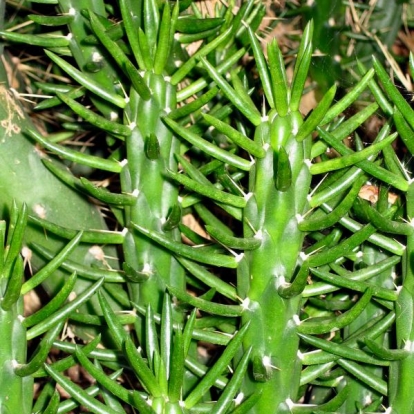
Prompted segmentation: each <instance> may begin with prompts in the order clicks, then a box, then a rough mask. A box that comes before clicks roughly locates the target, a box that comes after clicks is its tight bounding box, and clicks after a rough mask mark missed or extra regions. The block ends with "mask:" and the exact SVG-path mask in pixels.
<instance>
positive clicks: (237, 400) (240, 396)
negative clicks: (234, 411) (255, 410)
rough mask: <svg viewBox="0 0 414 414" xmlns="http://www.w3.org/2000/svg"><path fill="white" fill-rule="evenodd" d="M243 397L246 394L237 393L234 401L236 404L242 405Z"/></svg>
mask: <svg viewBox="0 0 414 414" xmlns="http://www.w3.org/2000/svg"><path fill="white" fill-rule="evenodd" d="M243 398H244V394H243V393H242V392H239V393H238V394H237V395H236V398H235V399H234V403H235V404H236V405H240V404H241V403H242V401H243Z"/></svg>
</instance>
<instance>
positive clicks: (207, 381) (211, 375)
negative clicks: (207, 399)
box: [184, 323, 249, 409]
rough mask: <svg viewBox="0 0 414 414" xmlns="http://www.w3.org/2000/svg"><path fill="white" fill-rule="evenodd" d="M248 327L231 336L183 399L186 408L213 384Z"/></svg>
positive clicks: (194, 402)
mask: <svg viewBox="0 0 414 414" xmlns="http://www.w3.org/2000/svg"><path fill="white" fill-rule="evenodd" d="M248 329H249V324H248V323H247V324H245V325H244V326H243V327H242V328H241V329H240V330H239V331H238V332H237V334H236V335H235V336H234V337H233V338H232V340H231V341H230V342H229V344H228V345H227V347H226V349H225V350H224V351H223V353H222V354H221V356H220V358H219V359H218V360H217V361H216V363H215V364H214V365H213V366H212V367H211V368H210V369H209V370H208V372H207V373H206V375H205V376H204V377H203V378H202V380H201V381H200V382H199V383H198V384H197V385H196V387H195V388H194V389H193V390H192V391H191V392H190V394H189V395H188V396H187V398H186V399H185V401H184V404H185V408H186V409H191V408H192V407H194V406H195V405H196V404H197V402H198V401H199V400H200V399H201V398H202V397H203V396H204V395H205V393H206V392H207V391H208V390H209V389H210V388H211V387H212V386H213V384H214V382H215V379H216V378H217V377H219V376H220V375H221V373H222V372H223V371H224V370H225V369H226V367H227V365H228V364H229V363H230V361H231V360H232V359H233V358H234V356H235V354H236V352H237V351H238V350H239V347H240V345H241V343H242V340H243V338H244V336H245V334H246V332H247V330H248Z"/></svg>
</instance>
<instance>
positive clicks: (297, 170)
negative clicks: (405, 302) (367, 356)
mask: <svg viewBox="0 0 414 414" xmlns="http://www.w3.org/2000/svg"><path fill="white" fill-rule="evenodd" d="M301 123H302V118H301V115H300V113H299V112H291V113H288V114H287V115H286V116H283V117H282V116H280V115H276V114H270V116H269V121H268V122H263V123H262V124H261V125H259V127H258V128H257V130H256V135H255V140H256V142H258V143H262V144H263V145H264V147H265V148H267V150H266V156H265V158H263V159H261V160H257V161H256V165H255V167H254V171H253V172H252V174H251V178H250V184H249V191H250V193H251V194H252V196H251V198H250V200H249V202H248V205H247V207H246V213H245V235H244V236H245V237H251V236H252V232H259V231H260V232H261V233H262V235H263V241H262V244H261V246H260V247H259V248H258V249H257V250H254V251H251V252H246V253H245V254H246V256H245V259H244V263H242V264H241V265H240V268H239V273H238V289H239V295H240V296H241V297H243V298H246V299H245V302H244V303H245V305H246V307H247V308H248V309H247V310H246V311H245V313H244V316H243V324H244V323H246V322H247V321H250V328H249V331H248V333H247V335H246V338H245V340H244V347H245V349H248V347H249V346H253V357H252V360H253V371H252V373H251V375H250V376H249V377H248V378H246V380H245V382H244V385H243V390H242V391H243V393H244V394H245V395H249V394H251V393H253V392H258V391H261V393H262V395H261V398H260V399H259V401H258V403H257V404H256V406H255V407H254V411H252V412H255V413H260V412H264V411H265V410H269V409H270V407H272V410H273V411H274V412H277V413H284V412H286V413H287V412H290V409H289V403H290V401H294V400H295V398H296V396H297V391H298V387H299V376H300V360H299V358H298V346H299V338H298V336H297V334H296V319H297V318H298V313H299V306H300V299H301V297H300V295H299V296H296V297H293V298H290V299H284V298H282V297H281V296H280V295H279V293H278V287H279V286H280V285H282V284H283V283H285V282H289V281H290V280H292V278H293V277H294V275H295V274H296V273H297V271H298V269H299V267H300V264H301V258H300V252H301V250H302V243H303V237H304V233H302V232H301V231H300V230H299V229H298V223H297V218H296V215H297V214H299V215H301V214H303V213H304V209H305V207H306V198H307V195H308V193H309V186H310V173H309V169H308V167H307V165H306V164H305V162H304V161H305V160H306V159H308V158H309V156H310V139H311V138H310V137H308V138H306V139H305V140H303V141H302V142H297V140H296V139H295V132H296V131H297V130H298V128H299V125H300V124H301ZM283 153H285V154H287V155H288V163H287V164H288V165H282V163H281V162H280V160H281V159H284V158H285V157H283V156H282V155H281V154H283ZM284 163H285V164H286V160H284ZM282 168H284V169H287V168H288V169H289V170H290V174H285V173H284V171H282V170H281V169H282ZM283 177H288V178H289V177H290V178H289V179H288V180H286V179H285V180H284V181H285V182H284V183H283V185H281V182H280V178H282V179H283ZM278 188H280V190H278Z"/></svg>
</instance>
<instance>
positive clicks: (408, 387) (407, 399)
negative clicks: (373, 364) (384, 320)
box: [389, 183, 414, 414]
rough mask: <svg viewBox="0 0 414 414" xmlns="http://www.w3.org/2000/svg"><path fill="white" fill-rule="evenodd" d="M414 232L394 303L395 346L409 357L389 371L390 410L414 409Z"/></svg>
mask: <svg viewBox="0 0 414 414" xmlns="http://www.w3.org/2000/svg"><path fill="white" fill-rule="evenodd" d="M407 217H408V218H409V219H410V220H412V217H414V184H413V183H411V184H410V187H409V189H408V192H407ZM413 252H414V235H411V236H408V238H407V247H406V251H405V257H404V259H405V260H404V265H403V278H404V279H403V283H402V288H401V290H400V294H399V297H398V300H397V304H396V307H395V313H396V327H397V346H398V347H399V348H404V349H407V350H408V351H410V354H409V355H408V357H406V358H405V359H403V360H402V361H400V362H394V363H393V365H392V366H391V375H390V384H389V387H390V390H389V397H390V408H391V411H390V412H392V413H395V414H403V413H410V412H413V411H414V394H413V387H412V379H413V376H414V368H413V367H414V353H413V343H414V269H413Z"/></svg>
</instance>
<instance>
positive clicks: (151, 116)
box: [122, 72, 185, 312]
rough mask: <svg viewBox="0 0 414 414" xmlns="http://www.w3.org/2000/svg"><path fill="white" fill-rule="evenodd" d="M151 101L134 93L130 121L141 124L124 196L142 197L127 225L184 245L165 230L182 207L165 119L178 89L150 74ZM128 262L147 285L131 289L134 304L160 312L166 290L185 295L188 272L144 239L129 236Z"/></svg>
mask: <svg viewBox="0 0 414 414" xmlns="http://www.w3.org/2000/svg"><path fill="white" fill-rule="evenodd" d="M144 79H145V81H146V83H147V86H148V87H149V88H150V90H151V91H152V96H151V98H150V99H149V100H147V101H145V100H143V99H142V98H140V97H139V96H138V94H136V93H135V92H134V91H132V93H131V96H130V105H129V107H128V108H127V110H128V111H127V116H128V118H129V120H130V122H131V123H134V124H136V127H135V128H134V129H133V130H132V134H131V136H130V137H128V138H127V139H126V148H127V160H128V164H127V166H126V167H125V168H124V172H123V177H122V178H123V183H122V185H123V191H124V192H128V193H132V192H134V191H135V192H136V191H138V198H137V202H136V204H135V205H134V206H131V207H128V208H125V211H126V220H125V225H126V226H128V224H129V223H130V222H133V223H135V224H138V225H140V226H142V227H145V228H146V229H149V230H153V231H157V232H161V233H163V234H164V235H168V236H169V237H171V239H173V240H176V241H178V242H179V241H180V234H179V231H178V228H177V229H172V230H168V231H164V230H163V224H164V223H165V221H166V219H167V217H168V215H169V213H170V212H171V211H172V209H173V208H174V206H176V205H177V203H178V187H176V186H175V185H174V184H173V183H172V182H170V181H169V180H168V179H167V175H166V172H167V170H169V171H177V161H176V160H175V158H174V154H177V153H179V145H180V144H179V141H178V140H177V139H176V138H174V137H173V135H172V133H171V132H170V131H169V130H168V129H167V128H166V126H165V125H164V124H163V122H162V120H161V117H162V116H165V115H166V113H167V112H168V111H170V110H172V109H175V106H176V98H175V96H176V89H175V87H174V86H172V85H170V84H169V83H168V82H167V81H166V80H165V79H164V77H163V76H162V75H156V74H154V73H151V72H147V73H146V75H145V76H144ZM124 252H125V261H126V263H127V266H129V267H130V268H132V269H133V271H134V272H136V274H139V275H142V279H143V280H145V281H144V282H142V283H139V284H135V283H131V284H130V293H131V299H132V300H133V301H134V302H136V303H139V304H140V305H142V306H147V305H148V304H150V305H151V308H152V309H153V310H154V311H156V312H161V305H162V298H163V293H164V291H165V288H166V285H171V286H176V287H179V288H180V289H181V290H184V288H185V283H184V271H183V268H182V267H181V266H180V265H179V264H178V262H177V261H176V260H175V259H174V257H173V256H172V255H171V253H170V252H168V251H166V250H164V249H163V248H162V247H160V246H159V245H157V244H155V243H154V242H152V241H151V240H150V239H148V238H146V237H145V236H143V235H141V234H138V233H137V232H134V231H133V230H132V229H130V230H129V233H128V234H127V236H126V238H125V243H124Z"/></svg>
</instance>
